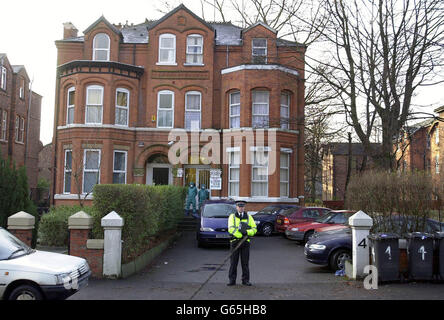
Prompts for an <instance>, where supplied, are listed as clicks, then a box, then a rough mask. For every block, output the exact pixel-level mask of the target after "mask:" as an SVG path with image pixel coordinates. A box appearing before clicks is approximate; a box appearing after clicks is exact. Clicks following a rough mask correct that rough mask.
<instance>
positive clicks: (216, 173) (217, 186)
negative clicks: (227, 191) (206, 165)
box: [210, 169, 222, 190]
mask: <svg viewBox="0 0 444 320" xmlns="http://www.w3.org/2000/svg"><path fill="white" fill-rule="evenodd" d="M221 175H222V170H220V169H211V170H210V189H211V190H222V177H221Z"/></svg>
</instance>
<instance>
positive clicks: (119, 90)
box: [114, 88, 130, 127]
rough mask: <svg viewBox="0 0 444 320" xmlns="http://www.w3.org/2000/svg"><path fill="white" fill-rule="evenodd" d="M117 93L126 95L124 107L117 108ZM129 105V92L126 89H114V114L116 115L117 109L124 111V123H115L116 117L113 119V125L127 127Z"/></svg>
mask: <svg viewBox="0 0 444 320" xmlns="http://www.w3.org/2000/svg"><path fill="white" fill-rule="evenodd" d="M119 92H123V93H126V95H127V99H126V103H127V105H126V106H119V105H118V104H117V95H118V93H119ZM129 104H130V91H129V90H128V89H125V88H117V89H116V112H115V114H117V110H118V109H120V110H125V111H126V123H125V124H121V123H117V117H115V119H114V123H115V124H116V125H117V126H122V127H128V123H129Z"/></svg>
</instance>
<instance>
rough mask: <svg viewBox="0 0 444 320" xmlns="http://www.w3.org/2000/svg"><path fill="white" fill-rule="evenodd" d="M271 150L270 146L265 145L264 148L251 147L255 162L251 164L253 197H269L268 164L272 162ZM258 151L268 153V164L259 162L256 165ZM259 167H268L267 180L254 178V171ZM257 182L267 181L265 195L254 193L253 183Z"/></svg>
mask: <svg viewBox="0 0 444 320" xmlns="http://www.w3.org/2000/svg"><path fill="white" fill-rule="evenodd" d="M269 151H270V150H269V148H268V147H264V149H263V150H261V149H259V148H256V147H252V148H251V149H250V152H251V153H252V154H251V156H252V160H253V163H252V164H251V197H256V198H257V197H259V198H262V197H268V185H269V181H268V180H269V179H268V165H269V163H270V158H269V157H270V152H269ZM257 152H263V153H264V154H266V157H267V164H266V165H261V164H257V165H255V159H256V153H257ZM259 168H265V169H266V174H265V176H266V177H267V179H266V180H254V174H253V172H254V169H259ZM255 183H265V184H266V185H267V189H266V191H265V194H263V195H253V184H255Z"/></svg>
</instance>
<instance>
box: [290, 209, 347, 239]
mask: <svg viewBox="0 0 444 320" xmlns="http://www.w3.org/2000/svg"><path fill="white" fill-rule="evenodd" d="M354 213H355V212H354V211H347V210H337V211H330V212H329V213H327V214H326V215H324V216H322V217H320V218H318V219H316V220H315V221H310V222H304V223H299V224H292V225H289V226H288V227H287V229H286V230H285V236H286V237H287V238H288V239H290V240H297V241H303V242H304V243H305V242H307V241H308V240H309V239H310V238H311V236H312V235H313V234H314V232H315V231H316V230H318V229H320V228H323V227H327V226H331V225H338V224H342V225H343V224H345V223H346V222H347V221H348V218H350V217H351V216H352V215H353V214H354Z"/></svg>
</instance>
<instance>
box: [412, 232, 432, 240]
mask: <svg viewBox="0 0 444 320" xmlns="http://www.w3.org/2000/svg"><path fill="white" fill-rule="evenodd" d="M407 238H408V239H421V240H425V239H433V234H430V233H426V232H411V233H407Z"/></svg>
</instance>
